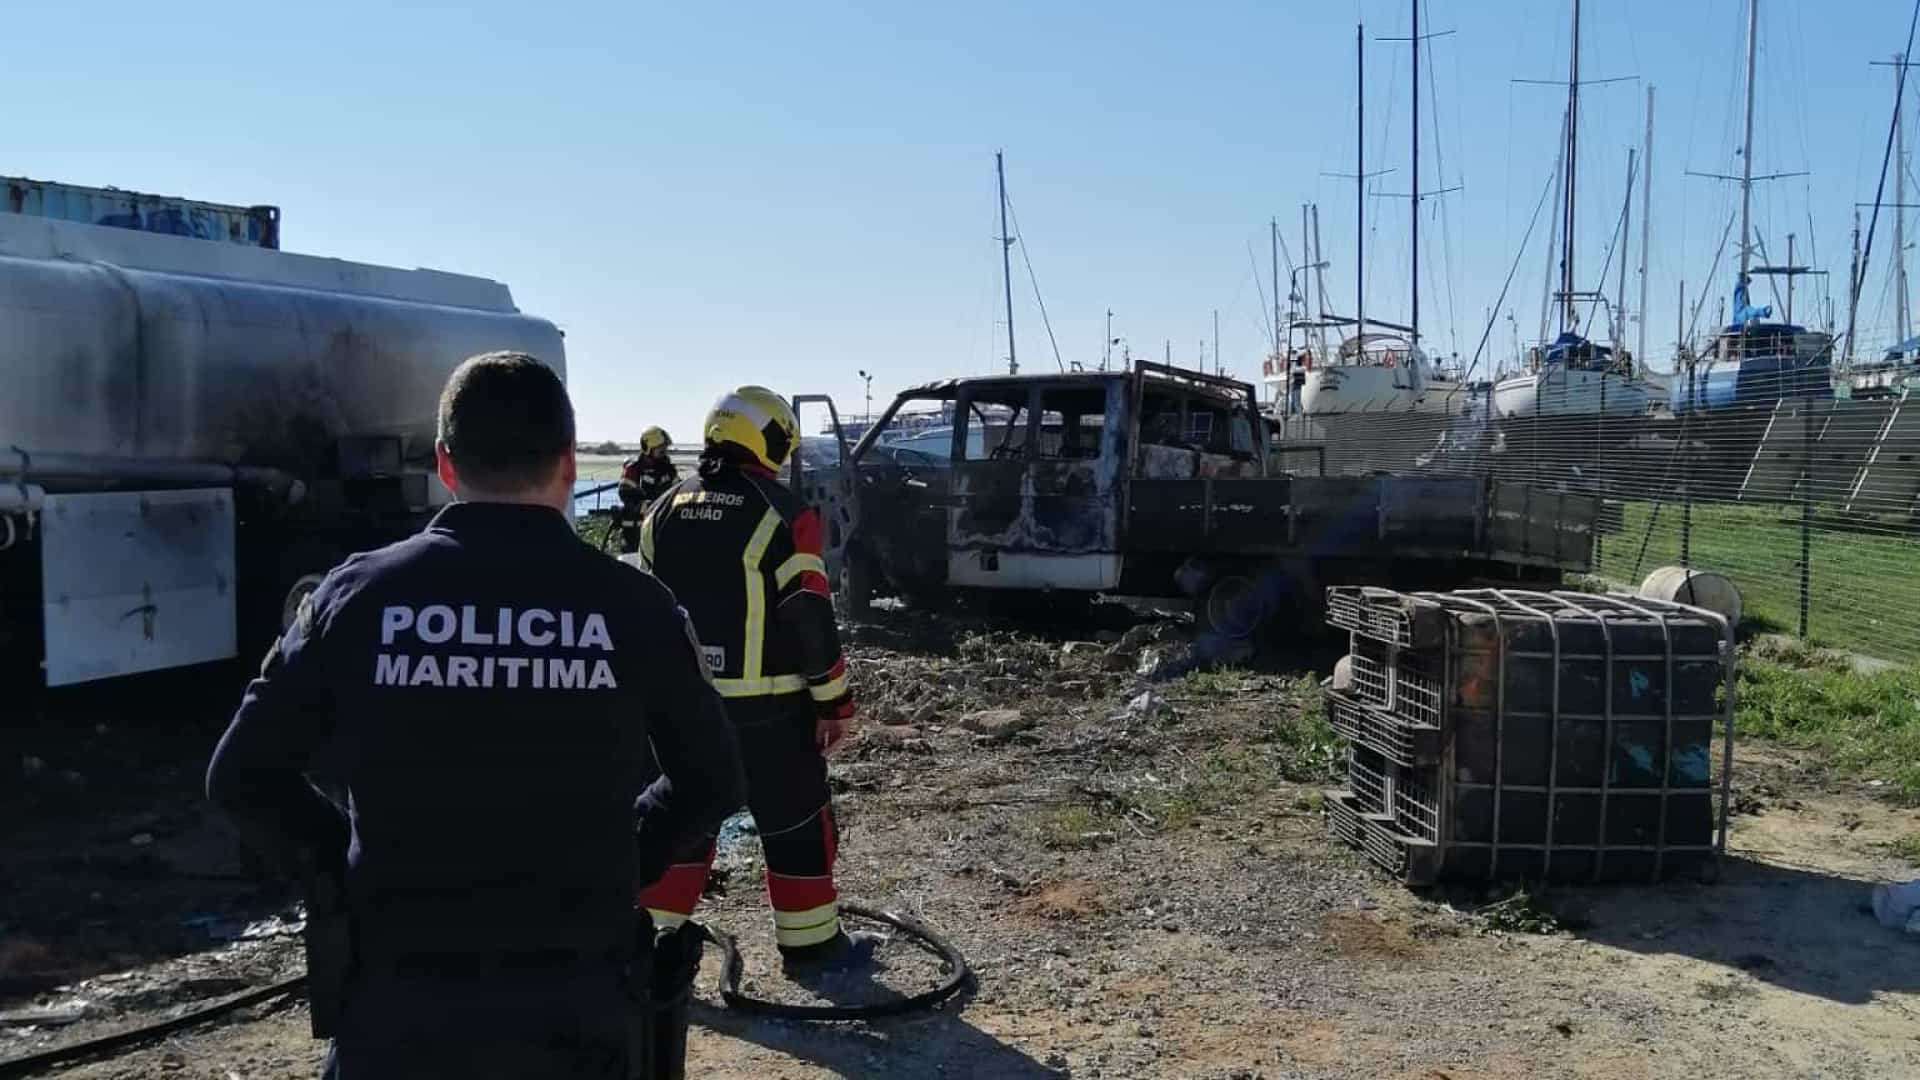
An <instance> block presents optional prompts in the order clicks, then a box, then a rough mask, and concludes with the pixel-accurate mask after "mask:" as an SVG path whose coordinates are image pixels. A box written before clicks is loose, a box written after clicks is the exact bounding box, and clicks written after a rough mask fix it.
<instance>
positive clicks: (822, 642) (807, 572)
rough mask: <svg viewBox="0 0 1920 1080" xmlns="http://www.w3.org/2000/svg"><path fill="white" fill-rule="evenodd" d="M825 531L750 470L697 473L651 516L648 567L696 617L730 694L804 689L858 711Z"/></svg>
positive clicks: (816, 698)
mask: <svg viewBox="0 0 1920 1080" xmlns="http://www.w3.org/2000/svg"><path fill="white" fill-rule="evenodd" d="M822 532H823V526H822V522H821V519H820V514H819V512H818V511H816V510H814V509H813V508H812V507H809V506H807V505H806V504H805V503H804V502H802V501H801V500H800V497H799V496H798V495H795V494H794V493H793V492H792V491H791V490H789V489H788V488H787V487H786V486H785V485H783V484H781V483H780V482H779V480H777V479H775V478H774V476H773V474H771V473H769V472H766V471H765V470H762V469H758V468H755V467H753V466H749V465H733V464H728V465H723V466H721V467H720V468H718V469H716V470H713V471H712V472H711V475H710V476H708V477H700V476H695V477H690V478H688V479H686V480H684V481H682V482H681V483H679V484H678V485H676V486H675V487H674V488H673V490H671V491H669V492H668V493H667V494H666V495H665V496H664V497H662V498H661V499H660V500H659V501H658V502H656V503H654V505H653V509H652V510H651V511H650V512H649V513H648V514H647V518H646V520H645V522H643V523H642V525H641V530H640V561H641V564H642V565H643V566H646V567H648V568H650V569H651V570H652V571H653V572H654V573H655V574H658V575H659V576H660V580H661V581H662V582H664V583H665V584H666V585H667V587H668V588H670V589H672V590H673V591H674V594H675V595H676V596H678V597H679V598H680V602H681V603H682V604H684V605H685V606H686V608H687V610H688V611H689V612H692V613H693V617H694V627H695V630H696V632H697V633H698V634H699V635H700V643H701V647H702V649H703V651H704V652H705V654H706V658H707V664H708V666H709V667H710V668H711V669H712V671H713V676H714V680H713V682H714V686H715V687H717V688H718V689H719V691H720V696H721V697H723V698H726V699H728V700H729V701H734V700H739V699H744V698H770V697H784V696H787V695H794V694H805V695H807V696H808V697H809V698H811V699H812V702H813V704H814V706H815V707H816V709H818V710H820V711H823V712H829V713H832V714H834V715H838V716H850V715H851V714H852V712H853V695H852V693H851V691H850V688H849V687H848V684H847V663H846V658H845V657H844V656H843V655H842V654H841V652H840V634H839V631H838V630H837V629H836V628H835V626H834V621H833V595H832V592H831V590H830V589H829V587H828V584H827V565H826V562H825V561H824V560H823V559H822V557H821V543H822Z"/></svg>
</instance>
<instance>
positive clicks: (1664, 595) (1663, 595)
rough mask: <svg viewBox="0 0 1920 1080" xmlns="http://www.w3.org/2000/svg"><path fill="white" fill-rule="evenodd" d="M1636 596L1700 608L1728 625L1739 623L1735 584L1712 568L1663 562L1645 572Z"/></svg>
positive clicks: (1736, 625)
mask: <svg viewBox="0 0 1920 1080" xmlns="http://www.w3.org/2000/svg"><path fill="white" fill-rule="evenodd" d="M1640 596H1641V598H1642V599H1646V600H1666V601H1669V602H1671V603H1675V604H1686V605H1688V606H1690V607H1697V608H1704V609H1706V610H1708V611H1711V612H1713V613H1714V614H1716V615H1719V616H1720V617H1721V618H1723V619H1725V620H1727V625H1728V626H1729V627H1733V628H1737V627H1739V625H1740V590H1739V588H1738V587H1737V586H1735V585H1734V583H1733V581H1732V580H1731V579H1729V578H1728V577H1727V576H1726V575H1725V574H1718V573H1715V572H1713V571H1712V570H1689V569H1687V568H1686V567H1684V566H1663V567H1661V568H1660V569H1658V570H1655V571H1654V572H1653V573H1651V574H1648V575H1647V580H1646V581H1644V582H1642V583H1641V584H1640Z"/></svg>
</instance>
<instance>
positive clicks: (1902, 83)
mask: <svg viewBox="0 0 1920 1080" xmlns="http://www.w3.org/2000/svg"><path fill="white" fill-rule="evenodd" d="M1916 28H1920V0H1914V3H1913V17H1912V18H1911V19H1909V20H1908V21H1907V47H1906V48H1905V49H1903V50H1901V53H1900V55H1901V56H1903V57H1911V56H1912V55H1913V33H1914V30H1915V29H1916ZM1906 91H1907V66H1906V65H1905V64H1902V65H1900V66H1899V67H1897V68H1895V69H1894V100H1895V101H1896V102H1899V103H1902V104H1904V103H1905V102H1906ZM1899 123H1900V114H1899V113H1898V112H1895V113H1894V115H1893V116H1892V118H1891V119H1889V120H1888V122H1887V145H1886V149H1885V151H1883V152H1882V153H1881V155H1880V183H1879V184H1878V185H1877V186H1876V187H1875V188H1874V189H1873V217H1872V218H1871V219H1870V220H1869V222H1868V224H1867V243H1866V246H1865V247H1864V248H1863V249H1862V250H1861V252H1860V265H1859V267H1858V268H1856V269H1855V270H1854V272H1853V288H1854V289H1855V290H1856V291H1858V290H1859V288H1860V282H1862V281H1865V280H1866V277H1867V263H1868V262H1869V261H1871V260H1872V258H1873V233H1874V230H1875V229H1876V228H1878V226H1879V224H1880V204H1881V202H1882V201H1883V200H1884V199H1885V198H1886V195H1887V163H1888V161H1889V159H1891V158H1892V157H1893V133H1894V129H1895V128H1896V126H1897V125H1898V124H1899ZM1857 332H1858V331H1857V326H1856V325H1855V323H1853V322H1852V321H1849V324H1848V326H1847V352H1846V355H1847V356H1848V357H1852V356H1853V353H1854V337H1855V335H1856V333H1857Z"/></svg>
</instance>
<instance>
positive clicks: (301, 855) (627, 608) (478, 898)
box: [207, 353, 745, 1080]
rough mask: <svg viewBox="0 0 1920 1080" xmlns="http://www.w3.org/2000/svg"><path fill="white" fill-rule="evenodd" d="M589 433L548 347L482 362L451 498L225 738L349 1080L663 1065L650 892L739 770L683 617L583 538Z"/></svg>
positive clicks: (442, 429) (362, 571)
mask: <svg viewBox="0 0 1920 1080" xmlns="http://www.w3.org/2000/svg"><path fill="white" fill-rule="evenodd" d="M573 444H574V426H573V408H572V406H571V404H570V403H569V402H568V400H567V394H566V388H565V387H564V386H562V385H561V383H560V380H559V379H558V378H557V377H555V376H554V374H553V373H552V372H551V371H549V370H548V369H547V368H546V367H544V366H542V365H541V364H540V363H539V362H538V361H536V360H534V359H533V358H532V357H528V356H525V355H521V354H513V353H494V354H488V355H485V356H480V357H476V358H474V359H472V360H469V361H467V362H466V363H464V364H462V365H461V366H460V367H459V368H458V369H457V370H456V371H455V372H454V374H453V376H452V377H451V378H450V379H449V380H448V382H447V386H446V390H445V392H444V393H443V395H442V397H441V400H440V414H439V439H438V443H437V446H436V454H437V456H438V462H439V473H440V479H441V481H442V482H443V483H445V484H446V486H447V487H448V489H449V490H451V491H452V492H453V495H454V497H455V499H456V501H455V502H454V503H452V504H451V505H449V506H447V507H446V508H445V509H444V510H442V511H441V512H440V513H439V514H438V515H437V516H436V517H435V518H434V519H433V521H432V523H431V524H429V525H428V526H427V527H426V528H425V529H424V530H423V531H421V532H420V533H418V534H417V535H415V536H412V537H410V538H408V539H406V540H402V541H400V542H399V543H397V544H393V545H391V546H389V547H385V548H382V549H380V550H378V551H372V552H367V553H364V554H360V555H355V556H353V557H352V558H350V559H348V560H347V561H346V562H345V563H342V564H341V565H340V566H339V567H337V568H335V569H334V570H333V571H332V572H331V573H329V574H328V575H327V576H326V579H325V580H324V581H322V582H321V584H320V586H319V588H318V589H316V590H315V591H314V592H313V594H312V595H311V596H310V597H309V598H308V599H307V601H306V602H305V603H303V605H302V606H301V608H300V612H299V615H298V616H297V617H296V618H295V620H294V622H293V625H292V626H291V627H290V628H289V629H288V630H287V631H286V633H285V634H284V635H283V636H282V637H281V639H280V640H279V642H278V643H276V644H275V645H274V647H273V648H272V649H271V650H269V651H268V653H267V658H266V661H265V663H264V665H263V666H262V668H261V671H260V674H259V676H258V677H257V678H256V679H254V680H253V682H252V683H251V684H249V685H248V687H247V691H246V696H245V698H244V699H243V700H242V701H241V703H240V708H239V711H238V712H236V713H235V714H234V717H233V722H232V725H231V726H230V727H229V728H228V729H227V732H226V734H225V736H224V737H223V738H222V739H221V740H220V744H219V747H218V748H217V749H216V750H215V751H214V755H213V761H212V763H211V764H210V766H209V767H208V771H207V794H208V796H209V798H211V799H212V800H213V802H214V803H215V804H216V805H218V806H219V807H220V808H221V809H223V810H224V811H226V813H227V814H228V815H229V816H230V817H231V818H233V819H234V820H235V821H236V823H237V824H239V826H240V828H241V831H242V834H243V835H244V836H245V837H246V838H247V839H248V840H249V841H250V842H251V843H252V844H253V845H254V846H256V847H257V848H258V849H259V850H260V852H261V854H262V855H264V856H265V857H266V858H267V859H268V861H269V862H270V863H271V864H273V865H275V866H276V867H279V868H282V869H283V870H285V871H286V872H287V873H288V874H289V875H290V876H298V877H300V878H301V879H302V881H303V883H305V884H306V885H307V888H308V896H309V904H308V908H309V928H308V951H309V954H310V958H309V963H308V970H309V996H310V999H311V1001H312V1005H313V1019H314V1028H315V1034H316V1035H320V1036H327V1035H331V1036H332V1037H333V1038H334V1047H333V1053H332V1055H331V1056H330V1058H329V1063H328V1066H327V1069H328V1071H327V1074H326V1075H327V1076H328V1077H335V1076H338V1077H339V1078H340V1080H383V1078H407V1080H415V1078H427V1077H477V1076H526V1077H534V1076H538V1077H556V1078H572V1077H581V1078H585V1077H594V1078H604V1080H626V1078H627V1077H628V1075H629V1071H630V1069H632V1068H634V1067H635V1066H645V1065H646V1062H644V1061H641V1062H635V1061H633V1060H631V1056H632V1048H633V1047H634V1046H635V1045H642V1046H644V1045H647V1044H645V1043H644V1042H643V1041H642V1040H640V1039H639V1038H638V1037H637V1035H636V1031H637V1030H638V1029H637V1028H636V1022H638V1021H641V1020H643V1019H644V1018H643V1017H642V1015H641V1013H640V1011H639V1009H638V1005H639V1003H640V1002H641V1001H643V1000H644V996H645V993H646V988H645V987H644V986H643V985H636V984H637V983H638V982H639V980H640V978H641V976H640V975H639V974H638V973H639V972H641V971H643V970H644V962H645V960H646V957H645V956H643V955H640V953H639V950H640V949H644V948H648V947H651V946H652V944H653V938H652V935H651V934H650V933H647V932H646V927H645V926H644V923H640V924H639V925H636V923H639V920H636V918H635V914H634V910H633V895H634V891H635V890H636V889H638V888H641V887H643V886H644V885H645V884H647V883H648V882H651V881H653V880H655V879H657V878H658V877H659V875H660V874H661V873H662V872H664V871H665V869H666V868H667V866H668V865H669V863H670V862H671V861H672V860H673V859H674V858H675V857H677V855H678V853H679V852H680V851H682V850H684V849H685V847H686V846H687V845H688V844H689V843H699V842H700V840H701V838H702V837H705V836H709V835H711V834H712V830H713V829H714V827H715V826H717V825H718V823H719V822H720V821H721V820H723V819H724V818H725V817H726V816H727V815H728V814H730V813H732V812H733V810H734V809H735V808H736V807H737V806H738V805H739V801H740V800H741V799H742V798H744V797H745V785H744V777H743V775H742V772H741V765H740V760H739V751H738V749H737V746H736V744H735V742H734V739H733V736H732V733H731V729H730V727H729V725H728V724H727V719H726V712H725V708H724V705H723V704H722V702H721V700H720V697H719V695H718V694H717V693H716V692H715V689H714V687H713V686H712V683H711V676H710V675H709V674H708V672H707V669H706V665H705V663H704V661H703V659H702V656H701V654H700V651H699V647H698V641H697V638H696V636H695V634H694V632H693V629H692V628H691V627H690V626H689V625H688V623H687V617H686V614H685V612H684V611H682V610H681V609H679V608H678V607H677V606H676V604H675V601H674V598H673V596H672V594H671V593H669V592H668V591H667V589H666V588H664V587H663V586H662V585H661V584H660V582H658V581H657V580H655V579H654V578H652V577H650V576H649V575H647V574H643V573H639V572H637V571H635V570H634V569H632V568H631V567H627V566H622V565H620V564H618V563H616V562H613V561H611V560H609V559H606V558H604V557H602V556H601V555H600V554H599V553H597V552H595V551H594V550H593V549H592V548H590V547H588V546H587V545H585V544H583V543H582V542H581V541H580V539H579V538H578V537H577V536H576V535H575V534H574V531H573V528H572V526H571V523H569V522H568V520H567V517H566V511H567V509H568V505H569V503H570V501H571V499H572V489H573V480H574V460H573ZM317 763H324V764H325V766H326V767H327V771H328V773H329V775H336V776H338V777H340V778H341V779H343V780H344V781H345V784H346V788H347V791H348V793H349V800H348V803H347V808H346V809H345V810H344V811H343V810H342V809H341V808H340V807H338V806H336V805H335V804H334V803H333V802H332V801H331V800H330V799H328V798H327V797H325V796H323V795H322V794H321V793H320V792H319V791H318V790H317V789H316V788H315V787H314V786H313V785H312V784H310V783H309V782H308V780H307V777H306V774H307V772H308V771H309V770H311V769H313V768H314V767H315V766H316V764H317ZM650 773H658V774H659V778H658V779H656V780H653V781H652V782H651V784H649V783H648V776H649V774H650ZM322 882H324V883H326V885H325V887H324V888H323V887H321V883H322ZM343 894H344V902H341V899H340V898H341V897H342V895H343ZM317 898H325V899H324V900H323V901H321V902H315V901H316V899H317ZM642 1075H651V1073H643V1074H642Z"/></svg>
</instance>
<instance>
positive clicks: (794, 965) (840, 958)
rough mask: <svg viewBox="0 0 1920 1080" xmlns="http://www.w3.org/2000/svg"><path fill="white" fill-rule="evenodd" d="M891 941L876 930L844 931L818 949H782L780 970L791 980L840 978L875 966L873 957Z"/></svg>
mask: <svg viewBox="0 0 1920 1080" xmlns="http://www.w3.org/2000/svg"><path fill="white" fill-rule="evenodd" d="M891 940H892V938H890V937H888V936H887V935H885V934H882V933H878V932H876V931H873V930H854V931H852V932H848V931H846V930H842V931H840V932H839V933H837V934H835V935H834V936H832V937H830V938H828V939H827V940H825V941H823V942H821V943H819V944H818V945H802V946H798V947H788V946H785V945H782V946H781V947H780V968H781V970H783V971H785V972H786V973H787V975H788V976H789V977H791V978H805V977H809V976H821V975H837V974H840V973H843V972H849V971H855V970H858V969H860V968H864V967H867V966H868V965H870V964H872V963H873V954H874V952H875V950H877V949H879V948H880V946H882V945H885V944H886V943H887V942H889V941H891Z"/></svg>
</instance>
